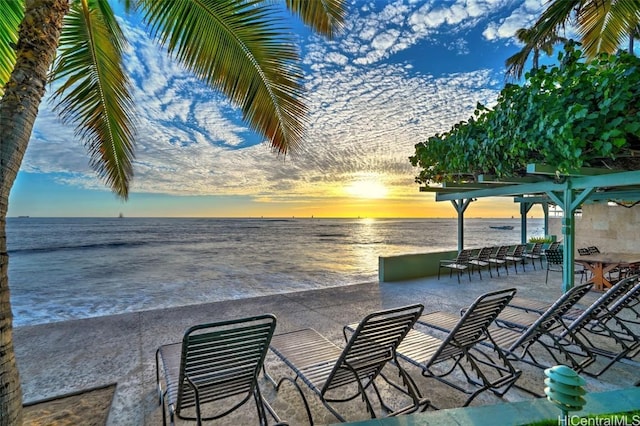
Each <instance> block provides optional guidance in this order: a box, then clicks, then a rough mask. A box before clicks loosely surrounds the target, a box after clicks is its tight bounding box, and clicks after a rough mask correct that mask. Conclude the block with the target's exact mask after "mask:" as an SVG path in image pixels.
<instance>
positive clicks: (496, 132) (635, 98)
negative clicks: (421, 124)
mask: <svg viewBox="0 0 640 426" xmlns="http://www.w3.org/2000/svg"><path fill="white" fill-rule="evenodd" d="M415 150H416V151H415V155H414V156H412V157H410V161H411V164H413V165H414V166H417V167H420V168H421V171H420V174H419V175H418V176H417V177H416V182H418V183H429V182H431V183H440V182H445V181H460V182H465V181H473V180H474V178H475V177H476V176H477V175H478V174H481V173H485V174H491V175H495V176H497V177H499V178H505V177H510V176H519V175H522V174H523V173H524V171H525V170H526V165H527V164H528V163H539V164H547V165H550V166H553V167H555V168H556V169H557V170H558V172H560V173H565V172H567V171H569V170H575V169H578V168H580V167H608V168H612V169H620V170H637V169H640V59H639V58H637V57H635V56H633V55H630V54H627V53H624V52H620V53H618V54H615V55H607V54H602V55H601V56H599V57H598V58H596V59H595V60H593V61H590V62H588V63H586V62H585V61H583V60H582V52H581V51H580V50H578V49H577V48H576V45H575V43H573V42H569V43H567V44H566V45H565V49H564V51H563V52H560V53H559V54H558V64H557V65H554V66H543V67H541V68H539V69H537V70H534V71H532V72H530V73H528V74H527V75H526V80H525V82H524V84H523V85H514V84H508V85H506V86H505V88H504V89H503V90H502V91H501V92H500V95H499V96H498V99H497V103H496V105H495V106H494V107H493V108H488V107H486V106H484V105H482V104H478V105H477V107H476V110H475V111H474V113H473V116H472V117H471V118H470V119H469V120H468V121H464V122H460V123H458V124H456V125H454V126H453V128H452V129H451V130H449V131H448V132H446V133H443V134H436V135H434V136H432V137H430V138H429V139H427V140H426V141H424V142H421V143H419V144H417V145H416V146H415Z"/></svg>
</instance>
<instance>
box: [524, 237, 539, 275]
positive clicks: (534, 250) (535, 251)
mask: <svg viewBox="0 0 640 426" xmlns="http://www.w3.org/2000/svg"><path fill="white" fill-rule="evenodd" d="M523 257H525V258H526V259H531V264H532V265H533V269H534V270H535V269H536V262H535V261H536V259H538V260H539V261H540V269H542V243H534V244H533V247H531V250H528V251H525V252H524V254H523Z"/></svg>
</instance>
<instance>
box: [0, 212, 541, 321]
mask: <svg viewBox="0 0 640 426" xmlns="http://www.w3.org/2000/svg"><path fill="white" fill-rule="evenodd" d="M501 225H513V226H514V228H513V230H493V229H491V228H489V227H490V226H501ZM527 229H528V235H529V236H541V235H543V234H544V230H543V220H542V219H528V220H527ZM464 233H465V248H476V247H482V246H487V245H499V244H515V243H518V242H519V241H520V219H465V229H464ZM7 245H8V249H9V256H10V260H9V283H10V288H11V304H12V309H13V314H14V326H18V327H19V326H26V325H35V324H42V323H50V322H56V321H65V320H70V319H77V318H87V317H96V316H103V315H111V314H118V313H124V312H135V311H142V310H151V309H158V308H166V307H174V306H184V305H191V304H199V303H207V302H214V301H222V300H230V299H241V298H247V297H254V296H263V295H270V294H277V293H287V292H295V291H303V290H310V289H319V288H330V287H336V286H344V285H352V284H360V283H366V282H377V281H378V257H379V256H391V255H398V254H408V253H425V252H434V251H443V250H455V249H456V248H457V221H456V219H311V218H308V219H298V218H291V219H195V218H194V219H176V218H8V219H7Z"/></svg>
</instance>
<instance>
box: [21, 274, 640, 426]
mask: <svg viewBox="0 0 640 426" xmlns="http://www.w3.org/2000/svg"><path fill="white" fill-rule="evenodd" d="M495 275H496V274H495V273H494V278H492V279H490V278H489V276H488V273H486V272H485V273H483V278H484V279H483V280H482V281H481V280H480V279H479V277H478V275H477V274H476V275H474V276H473V277H472V279H471V280H469V279H468V278H467V276H466V275H463V277H462V282H461V284H458V283H457V280H456V278H455V276H454V277H452V278H449V277H448V276H445V277H443V278H442V279H440V280H437V279H436V278H433V277H430V278H424V279H415V280H411V281H401V282H393V283H377V282H371V283H364V284H359V285H353V286H346V287H338V288H332V289H325V290H315V291H306V292H299V293H288V294H282V295H274V296H267V297H259V298H251V299H244V300H234V301H226V302H218V303H209V304H202V305H195V306H184V307H178V308H172V309H164V310H150V311H144V312H137V313H130V314H122V315H114V316H108V317H99V318H90V319H84V320H75V321H66V322H60V323H52V324H46V325H38V326H28V327H20V328H17V329H15V330H14V342H15V347H16V353H17V358H18V363H19V368H20V373H21V379H22V383H23V393H24V398H25V402H33V401H38V400H41V399H45V398H51V397H55V396H58V395H64V394H67V393H72V392H77V391H81V390H83V389H89V388H94V387H97V386H101V385H106V384H109V383H117V389H116V393H115V396H114V400H113V405H112V408H111V412H110V415H109V421H108V424H109V425H158V424H161V423H162V414H161V410H160V408H159V406H158V402H157V401H158V400H157V392H156V388H155V350H156V349H157V347H158V346H159V345H162V344H165V343H170V342H177V341H180V340H181V337H182V334H183V332H184V330H185V329H187V328H188V327H189V326H191V325H194V324H199V323H206V322H213V321H217V320H223V319H229V318H236V317H243V316H249V315H254V314H256V313H265V312H270V313H273V314H275V315H276V317H277V318H278V325H277V330H276V333H281V332H287V331H292V330H296V329H300V328H304V327H312V328H315V329H316V330H318V331H319V332H320V333H322V334H323V335H325V336H326V337H327V338H329V339H330V340H332V341H334V342H336V343H337V344H338V345H343V337H342V326H343V325H344V324H347V323H353V322H356V321H359V320H360V319H361V318H362V317H364V316H365V315H366V314H367V313H370V312H372V311H376V310H380V309H383V308H390V307H395V306H401V305H407V304H412V303H416V302H419V303H422V304H424V305H425V312H430V311H436V310H444V311H450V312H458V311H459V309H460V308H461V307H464V306H468V305H469V304H470V303H471V302H472V301H473V300H474V299H475V298H476V297H477V296H479V295H480V294H483V293H486V292H488V291H491V290H496V289H504V288H510V287H515V288H517V289H518V296H523V297H528V298H534V299H538V300H542V301H548V302H552V301H553V300H555V298H557V297H558V296H559V295H560V288H561V284H560V274H559V273H551V274H550V278H549V283H548V284H545V271H544V270H542V271H541V270H540V267H539V266H538V270H537V271H534V270H533V268H532V266H531V264H528V265H527V271H526V272H525V273H522V271H520V273H518V274H515V273H514V272H513V269H511V270H510V275H509V276H506V275H505V274H504V271H502V276H500V277H497V276H495ZM598 295H599V293H594V292H592V294H589V295H587V297H586V298H585V299H588V300H585V301H591V300H595V298H597V297H598ZM266 366H267V369H268V371H269V372H270V373H271V374H272V375H274V376H275V377H282V376H283V375H285V374H290V370H289V369H288V368H287V367H286V366H285V365H284V364H283V363H282V362H280V361H279V360H278V359H277V358H276V357H275V356H273V354H270V355H269V356H268V357H267V361H266ZM516 366H517V367H518V368H520V369H522V370H523V374H522V377H521V378H520V379H519V381H518V385H520V386H522V387H524V388H527V389H529V390H531V391H533V392H536V393H542V391H543V388H544V384H543V380H544V377H545V376H544V373H543V371H542V370H541V369H538V368H536V367H532V366H529V365H527V364H524V363H517V365H516ZM637 367H638V366H637V365H629V364H621V363H618V365H616V366H615V367H613V368H611V369H610V370H609V371H607V372H606V373H605V374H603V375H602V376H601V377H600V378H599V379H593V378H590V377H588V376H585V378H586V380H587V385H586V389H587V391H588V392H606V391H612V390H616V389H623V388H628V387H630V386H632V385H633V384H634V383H635V382H636V381H638V379H640V370H638V368H637ZM408 371H410V373H411V374H412V376H413V377H415V378H416V379H417V382H418V385H419V386H420V388H421V391H422V392H423V394H425V395H426V396H428V397H429V398H430V399H431V400H432V402H433V403H434V404H435V405H437V406H438V407H439V408H454V407H458V406H460V405H461V404H462V402H463V401H464V395H462V394H461V393H459V392H457V391H453V390H451V389H450V388H449V387H447V386H444V385H442V384H440V383H438V382H437V381H435V380H433V379H426V378H423V377H421V376H420V373H419V370H417V369H415V368H408ZM261 383H262V385H261V386H262V390H263V393H264V395H265V396H266V398H267V400H268V401H269V402H270V403H271V404H272V405H273V407H274V408H275V409H276V411H277V412H278V414H279V415H280V416H281V417H282V418H283V419H285V420H287V421H288V422H289V423H290V424H292V425H296V424H305V422H306V416H305V414H304V410H303V408H302V403H301V401H300V398H299V396H298V395H297V394H296V392H295V391H294V388H293V386H285V387H284V388H283V389H282V390H281V392H279V393H278V394H276V393H275V391H274V390H273V387H272V386H271V385H270V384H269V383H268V382H267V381H266V380H262V382H261ZM385 393H386V392H385ZM389 393H390V392H389ZM308 395H309V400H310V402H311V403H312V404H311V405H312V410H313V412H314V419H315V421H316V422H317V423H320V424H326V423H335V422H336V419H335V418H334V417H333V416H332V415H330V414H329V412H328V411H327V410H326V409H324V407H322V405H321V404H320V403H318V401H317V398H314V397H313V396H311V395H310V393H308ZM389 396H391V400H392V402H397V403H400V404H401V403H402V401H400V400H398V401H395V397H394V396H393V395H389ZM533 398H534V397H533V396H532V395H531V394H529V393H527V392H524V391H522V390H520V389H512V390H511V391H509V392H508V393H507V394H506V396H505V397H504V398H498V397H496V396H495V395H493V394H491V393H490V392H485V393H484V394H482V395H480V396H479V397H478V398H476V399H475V400H474V401H473V403H472V404H471V405H472V406H483V405H490V404H498V403H504V402H518V401H530V400H532V399H533ZM638 408H640V403H639V404H638ZM339 409H340V411H341V412H343V413H345V414H346V417H347V419H348V420H349V421H361V420H366V419H367V418H368V415H367V414H366V412H365V410H364V407H363V404H361V403H360V401H359V400H354V401H352V402H351V403H347V404H340V405H339ZM254 412H255V409H254V406H253V405H252V403H251V402H250V403H248V404H247V405H246V406H245V407H244V408H242V409H241V410H240V412H239V413H238V414H237V415H232V416H229V417H227V418H225V419H223V420H220V421H218V422H216V423H214V424H229V425H232V424H234V425H235V424H257V423H256V421H255V414H254ZM415 416H429V414H418V415H414V416H413V417H415ZM501 420H503V419H501ZM519 420H522V419H513V424H518V422H519V423H522V422H521V421H519ZM526 420H528V419H525V421H526ZM501 423H503V422H502V421H501ZM507 423H508V422H507ZM178 424H183V423H182V422H178ZM393 424H396V423H395V422H394V423H393ZM403 424H404V423H403ZM410 424H417V423H410ZM424 424H427V423H426V422H425V423H424ZM503 424H506V423H503Z"/></svg>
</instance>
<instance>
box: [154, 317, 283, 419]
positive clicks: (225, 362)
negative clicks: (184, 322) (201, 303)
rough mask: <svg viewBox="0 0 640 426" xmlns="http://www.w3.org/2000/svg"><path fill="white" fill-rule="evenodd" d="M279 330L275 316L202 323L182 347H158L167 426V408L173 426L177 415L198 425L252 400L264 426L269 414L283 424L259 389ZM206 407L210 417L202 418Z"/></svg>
mask: <svg viewBox="0 0 640 426" xmlns="http://www.w3.org/2000/svg"><path fill="white" fill-rule="evenodd" d="M275 327H276V317H275V316H273V315H271V314H266V315H260V316H254V317H249V318H241V319H236V320H230V321H222V322H216V323H210V324H202V325H196V326H194V327H191V328H189V329H188V330H187V331H186V332H185V334H184V337H183V339H182V342H181V343H173V344H168V345H163V346H160V347H159V348H158V350H157V351H156V383H157V387H158V394H159V403H160V405H161V406H162V421H163V424H165V425H166V422H167V419H166V411H167V408H168V411H169V419H170V422H171V424H174V416H177V417H178V418H180V419H185V420H195V421H196V422H197V424H198V425H200V424H202V421H206V420H213V419H218V418H221V417H223V416H226V415H227V414H229V413H231V412H233V411H235V410H236V409H238V408H240V407H241V406H242V405H243V404H244V403H246V402H247V401H248V400H249V399H251V398H253V400H254V401H255V404H256V407H257V410H258V418H259V422H260V425H266V424H267V411H268V412H269V414H270V415H271V416H273V418H274V419H275V420H276V421H277V422H278V423H280V422H281V420H280V419H279V418H278V416H277V415H276V414H275V412H274V411H273V409H272V408H271V407H270V406H269V404H268V403H267V401H266V400H264V398H263V397H262V395H261V393H260V387H259V386H258V374H259V373H260V367H261V366H262V365H263V362H264V358H265V355H266V353H267V350H268V348H269V342H270V341H271V337H272V336H273V332H274V330H275ZM163 383H164V384H165V386H166V389H165V390H163V388H162V385H163ZM225 401H226V403H225ZM204 404H207V405H208V407H211V410H212V413H206V415H205V416H203V414H202V406H203V405H204Z"/></svg>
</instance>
